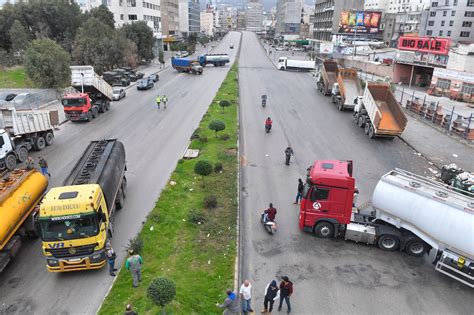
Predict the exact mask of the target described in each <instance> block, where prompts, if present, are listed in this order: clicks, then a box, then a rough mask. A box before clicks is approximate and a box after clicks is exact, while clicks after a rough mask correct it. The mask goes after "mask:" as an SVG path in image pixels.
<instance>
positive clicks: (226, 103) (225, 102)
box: [219, 100, 231, 111]
mask: <svg viewBox="0 0 474 315" xmlns="http://www.w3.org/2000/svg"><path fill="white" fill-rule="evenodd" d="M230 105H231V104H230V102H229V101H227V100H222V101H220V102H219V106H220V107H221V108H222V111H224V108H226V107H229V106H230Z"/></svg>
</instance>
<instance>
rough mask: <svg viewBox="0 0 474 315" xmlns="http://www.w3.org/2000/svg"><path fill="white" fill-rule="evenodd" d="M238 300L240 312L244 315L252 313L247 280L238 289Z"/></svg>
mask: <svg viewBox="0 0 474 315" xmlns="http://www.w3.org/2000/svg"><path fill="white" fill-rule="evenodd" d="M240 299H241V300H242V312H243V313H244V314H248V313H253V310H252V306H251V302H252V285H251V284H250V281H249V280H245V281H244V283H242V286H241V287H240Z"/></svg>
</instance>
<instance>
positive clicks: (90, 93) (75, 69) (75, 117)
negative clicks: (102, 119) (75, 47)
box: [61, 66, 113, 121]
mask: <svg viewBox="0 0 474 315" xmlns="http://www.w3.org/2000/svg"><path fill="white" fill-rule="evenodd" d="M70 68H71V86H72V87H73V88H75V89H76V90H77V91H76V92H73V93H67V94H66V95H64V96H63V97H62V100H61V102H62V104H63V106H64V113H65V114H66V118H67V119H69V120H71V121H79V120H87V121H91V120H93V119H94V118H96V117H97V116H98V115H99V113H105V112H106V111H108V110H109V109H110V102H111V101H112V99H113V92H112V87H111V86H110V85H109V84H108V83H107V82H106V81H105V80H104V79H103V78H101V77H100V76H99V75H98V74H97V73H95V72H94V67H92V66H71V67H70Z"/></svg>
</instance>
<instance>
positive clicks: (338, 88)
mask: <svg viewBox="0 0 474 315" xmlns="http://www.w3.org/2000/svg"><path fill="white" fill-rule="evenodd" d="M363 92H364V91H363V90H362V87H361V86H360V82H359V77H358V75H357V69H354V68H340V69H339V71H338V75H337V82H336V83H334V85H333V86H332V90H331V97H332V102H333V103H334V104H337V108H338V109H339V110H340V111H343V110H345V109H346V108H350V109H352V110H353V109H354V107H355V105H356V104H357V102H358V99H359V98H362V94H363Z"/></svg>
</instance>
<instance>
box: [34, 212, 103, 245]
mask: <svg viewBox="0 0 474 315" xmlns="http://www.w3.org/2000/svg"><path fill="white" fill-rule="evenodd" d="M39 222H40V226H41V237H42V239H43V241H47V242H51V241H62V240H71V239H77V238H85V237H90V236H94V235H97V234H98V232H99V224H98V218H97V214H96V213H95V212H90V213H81V214H73V215H66V216H60V217H49V218H45V219H40V220H39Z"/></svg>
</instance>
